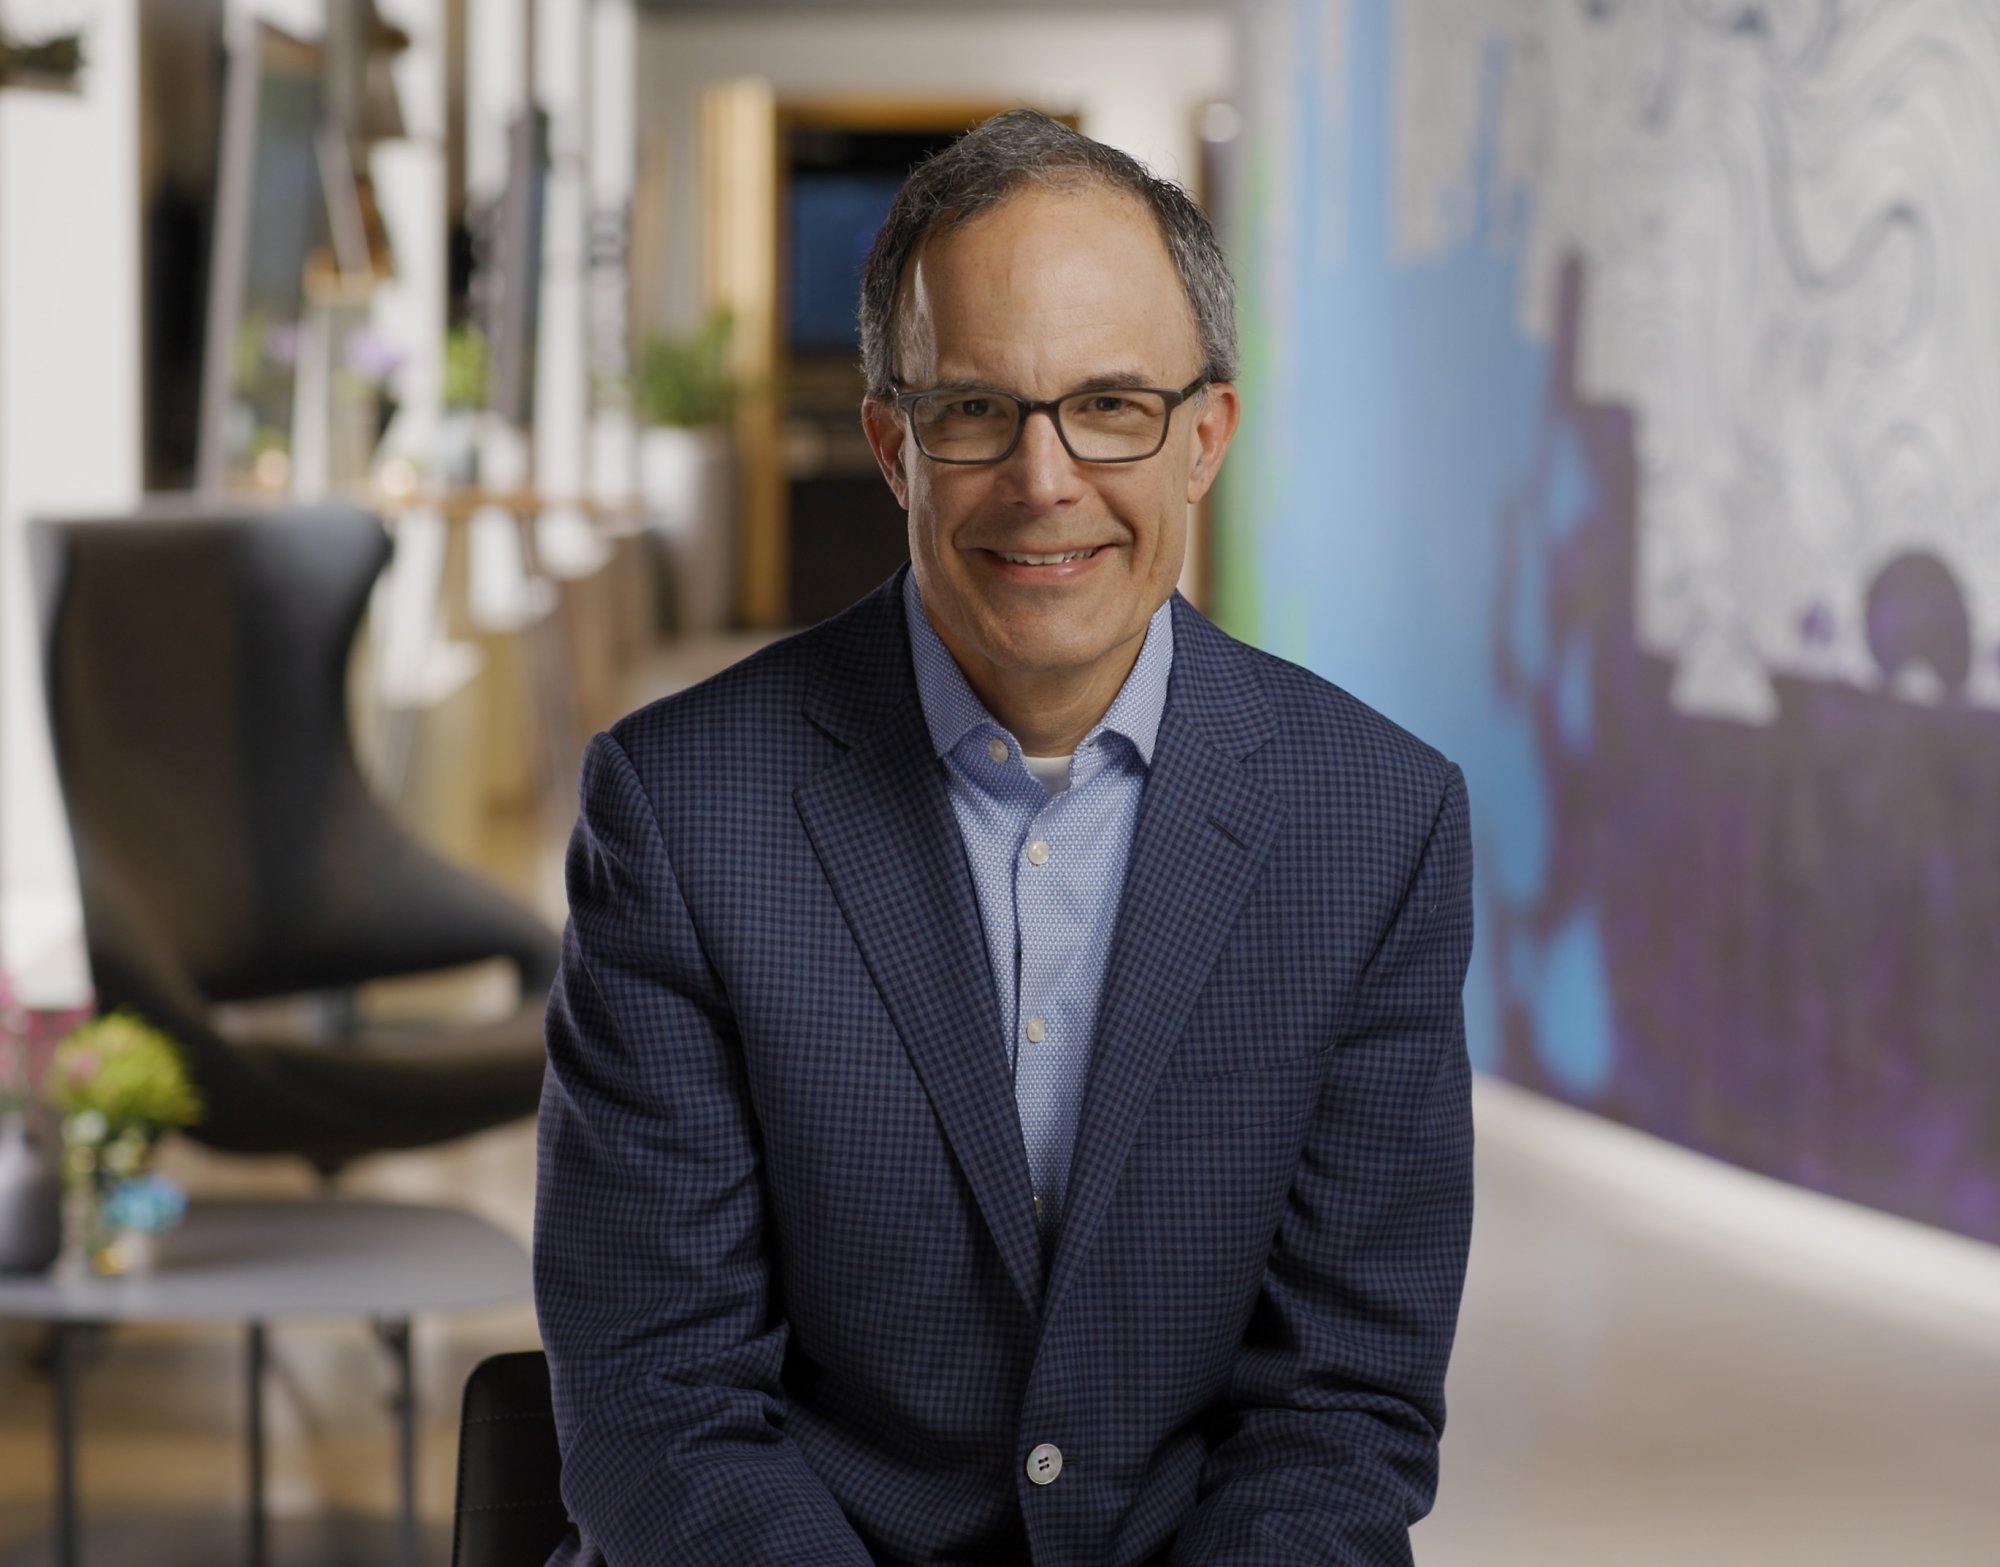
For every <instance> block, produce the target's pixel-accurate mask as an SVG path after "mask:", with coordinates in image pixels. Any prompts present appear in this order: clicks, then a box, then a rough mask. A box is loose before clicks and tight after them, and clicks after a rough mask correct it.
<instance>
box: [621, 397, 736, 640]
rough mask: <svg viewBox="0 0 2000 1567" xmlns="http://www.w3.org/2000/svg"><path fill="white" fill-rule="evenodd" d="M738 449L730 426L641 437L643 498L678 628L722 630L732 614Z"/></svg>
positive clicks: (660, 431) (647, 433) (656, 431)
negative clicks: (735, 457) (663, 564)
mask: <svg viewBox="0 0 2000 1567" xmlns="http://www.w3.org/2000/svg"><path fill="white" fill-rule="evenodd" d="M733 454H734V448H733V447H732V445H731V444H730V440H729V432H728V431H726V430H723V429H720V428H716V427H706V428H702V429H693V430H685V429H672V428H664V427H663V428H659V429H651V430H644V431H641V432H640V435H639V498H640V501H641V503H642V504H643V506H644V507H645V511H646V520H647V525H648V526H649V527H650V528H651V529H652V531H653V534H654V537H655V538H656V539H658V541H659V542H660V544H661V546H662V553H663V554H664V555H665V556H666V564H667V577H668V581H667V592H666V594H665V595H664V598H665V602H666V603H667V604H668V605H670V606H671V609H672V618H673V626H674V629H675V630H676V631H678V632H680V633H681V634H682V635H683V636H685V635H687V634H689V633H692V632H712V631H721V630H723V629H724V628H725V627H727V626H728V625H729V623H730V621H731V620H732V619H733V617H734V611H735V599H736V527H735V505H734V491H735V484H734V482H733V480H734V474H733V472H732V470H733V467H734V460H733Z"/></svg>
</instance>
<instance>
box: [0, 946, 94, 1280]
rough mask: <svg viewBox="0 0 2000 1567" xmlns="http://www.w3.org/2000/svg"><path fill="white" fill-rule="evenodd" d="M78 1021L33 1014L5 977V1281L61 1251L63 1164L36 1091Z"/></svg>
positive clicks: (0, 1121) (0, 1038) (0, 1194)
mask: <svg viewBox="0 0 2000 1567" xmlns="http://www.w3.org/2000/svg"><path fill="white" fill-rule="evenodd" d="M78 1015H79V1014H76V1013H52V1012H47V1011H41V1010H37V1009H35V1008H32V1007H29V1006H28V1005H27V1004H26V1003H25V1002H24V1001H23V1000H22V999H21V997H20V995H19V994H18V993H17V992H16V990H15V989H14V986H13V984H12V983H11V982H10V981H9V980H8V978H7V976H6V975H5V974H0V1273H37V1272H40V1271H41V1270H42V1269H44V1268H46V1267H48V1266H49V1264H50V1263H52V1262H54V1261H55V1260H56V1256H57V1253H58V1252H60V1250H61V1249H62V1161H61V1158H60V1157H59V1155H58V1153H57V1137H56V1128H55V1123H54V1117H53V1116H52V1114H51V1113H50V1109H49V1106H48V1105H47V1104H46V1103H44V1102H43V1101H42V1099H41V1098H40V1097H39V1095H37V1093H36V1092H35V1084H36V1083H37V1082H38V1081H39V1080H40V1078H41V1075H42V1072H43V1069H44V1068H45V1067H46V1065H47V1062H48V1057H49V1054H50V1051H51V1049H52V1048H53V1046H54V1043H55V1041H56V1039H57V1038H59V1037H60V1036H61V1035H62V1034H63V1033H64V1032H66V1031H67V1030H68V1029H69V1028H70V1026H72V1025H73V1024H74V1023H75V1022H76V1020H77V1017H78Z"/></svg>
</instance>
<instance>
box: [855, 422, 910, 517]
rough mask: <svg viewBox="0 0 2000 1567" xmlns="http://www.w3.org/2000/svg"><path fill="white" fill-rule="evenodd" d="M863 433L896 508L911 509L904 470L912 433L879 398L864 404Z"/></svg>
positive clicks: (908, 488) (907, 478) (906, 475)
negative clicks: (891, 493) (906, 450)
mask: <svg viewBox="0 0 2000 1567" xmlns="http://www.w3.org/2000/svg"><path fill="white" fill-rule="evenodd" d="M861 429H862V432H863V433H864V434H865V435H866V436H867V437H868V449H869V450H870V451H871V452H873V453H874V454H875V466H876V467H878V468H880V469H881V470H882V477H883V478H884V479H885V480H887V481H888V484H889V488H890V490H891V491H892V492H894V494H895V497H896V504H897V505H898V506H900V507H902V508H903V510H904V511H908V510H909V509H910V476H909V474H908V473H907V472H906V471H905V469H904V467H903V461H904V451H905V447H906V446H907V444H908V442H909V431H908V430H906V429H905V428H904V427H903V420H902V417H901V416H900V415H899V414H898V413H897V412H896V405H895V404H894V403H890V402H884V401H883V400H882V399H880V398H878V397H864V398H863V399H862V400H861Z"/></svg>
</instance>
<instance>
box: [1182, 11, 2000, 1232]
mask: <svg viewBox="0 0 2000 1567" xmlns="http://www.w3.org/2000/svg"><path fill="white" fill-rule="evenodd" d="M1242 17H1243V36H1244V55H1243V58H1244V83H1243V92H1242V101H1243V103H1244V105H1245V110H1246V131H1245V135H1244V137H1243V138H1242V140H1241V142H1240V144H1239V158H1238V162H1237V164H1236V166H1235V168H1234V170H1233V177H1232V181H1231V187H1230V200H1229V205H1228V207H1227V209H1226V216H1227V217H1228V219H1229V221H1230V226H1231V228H1232V231H1233V233H1234V235H1235V236H1236V243H1237V249H1238V263H1239V272H1240V276H1241V278H1242V281H1243V285H1244V292H1245V312H1244V326H1245V371H1244V378H1243V382H1244V390H1245V394H1246V410H1247V412H1246V426H1245V438H1244V440H1243V442H1242V443H1241V444H1240V445H1239V446H1238V448H1237V450H1236V451H1235V452H1234V453H1233V454H1232V456H1231V459H1230V464H1229V466H1228V468H1227V469H1226V470H1225V481H1224V482H1225V486H1226V488H1225V492H1224V497H1223V509H1222V524H1221V529H1220V536H1219V539H1218V557H1217V579H1218V583H1217V585H1218V609H1219V611H1220V613H1221V616H1222V618H1223V620H1224V621H1225V623H1226V624H1229V625H1230V626H1231V628H1232V629H1234V630H1236V631H1237V632H1238V633H1239V634H1242V635H1245V636H1247V637H1249V638H1251V639H1252V640H1255V641H1258V642H1260V643H1261V644H1263V645H1265V646H1267V647H1270V648H1272V649H1273V650H1274V651H1277V652H1280V653H1282V654H1284V655H1285V656H1287V657H1291V658H1294V659H1296V660H1298V661H1299V662H1301V663H1304V664H1307V665H1309V666H1310V667H1312V668H1314V669H1316V670H1318V671H1319V672H1321V673H1322V674H1325V675H1326V676H1328V677H1329V678H1331V679H1333V680H1335V681H1337V682H1338V683H1340V684H1342V685H1344V686H1346V687H1347V688H1349V689H1350V690H1352V691H1354V692H1355V693H1356V694H1357V695H1359V696H1361V697H1362V698H1363V699H1365V700H1367V701H1369V702H1371V703H1373V704H1374V705H1376V706H1378V707H1380V708H1382V709H1383V710H1384V711H1386V712H1388V713H1389V714H1390V715H1391V716H1393V717H1395V718H1397V719H1398V720H1399V721H1401V722H1403V723H1404V724H1406V725H1407V726H1408V727H1410V728H1412V729H1414V730H1415V731H1416V732H1417V733H1419V734H1421V735H1423V736H1424V737H1425V738H1427V739H1429V740H1431V741H1433V742H1434V743H1435V744H1437V745H1439V746H1440V747H1441V748H1443V749H1444V750H1445V751H1446V752H1447V753H1448V754H1450V755H1452V756H1453V757H1454V758H1455V759H1457V760H1459V761H1460V762H1461V763H1462V764H1463V765H1464V766H1465V769H1466V772H1467V776H1468V780H1469V782H1470V785H1471V790H1472V800H1473V808H1474V832H1475V841H1476V847H1477V852H1478V855H1479V878H1480V904H1479V915H1480V937H1479V942H1478V947H1477V950H1476V953H1475V957H1474V967H1473V973H1472V976H1471V978H1470V979H1469V981H1468V986H1467V996H1466V1000H1467V1020H1468V1029H1469V1035H1470V1042H1471V1047H1472V1050H1473V1052H1474V1057H1475V1061H1476V1062H1477V1064H1478V1065H1480V1066H1481V1067H1482V1068H1484V1069H1486V1070H1488V1071H1493V1072H1497V1073H1500V1074H1502V1075H1505V1076H1507V1077H1509V1078H1513V1079H1515V1080H1518V1081H1521V1082H1524V1083H1527V1084H1529V1085H1531V1086H1534V1087H1537V1088H1540V1089H1543V1090H1545V1091H1548V1092H1552V1093H1555V1094H1558V1095H1560V1096H1562V1097H1564V1098H1566V1099H1569V1100H1572V1101H1575V1102H1578V1103H1581V1104H1584V1105H1587V1106H1590V1107H1592V1108H1594V1109H1598V1110H1601V1111H1603V1112H1605V1113H1608V1114H1611V1115H1614V1116H1617V1117H1620V1118H1622V1119H1625V1120H1627V1121H1630V1122H1632V1123H1633V1124H1636V1125H1639V1126H1643V1127H1646V1128H1648V1129H1650V1130H1653V1131H1656V1132H1659V1133H1662V1134H1664V1135H1667V1136H1670V1137H1673V1138H1675V1139H1677V1140H1680V1141H1682V1142H1684V1143H1687V1144H1689V1145H1691V1146H1693V1147H1696V1148H1700V1149H1703V1150H1705V1151H1709V1152H1713V1153H1716V1154H1719V1155H1722V1156H1724V1157H1727V1158H1730V1159H1732V1160H1735V1161H1736V1162H1739V1163H1741V1164H1744V1165H1746V1166H1749V1167H1751V1168H1755V1169H1759V1170H1763V1171H1766V1172H1768V1173H1772V1174H1776V1175H1779V1176H1782V1177H1785V1178H1787V1179H1791V1180H1794V1181H1797V1182H1801V1183H1804V1184H1806V1185H1809V1186H1813V1187H1815V1188H1819V1189H1822V1190H1826V1191H1830V1192H1834V1193H1837V1194H1840V1195H1843V1196H1847V1197H1850V1198H1854V1199H1857V1200H1861V1201H1865V1202H1869V1203H1873V1204H1875V1205H1878V1206H1881V1207H1884V1208H1887V1209H1890V1210H1892V1211H1896V1212H1900V1213H1904V1214H1908V1215H1911V1216H1914V1217H1917V1218H1921V1219H1924V1220H1927V1221H1930V1222H1934V1223H1938V1224H1942V1225H1947V1226H1950V1227H1953V1228H1956V1229H1959V1230H1962V1231H1964V1232H1966V1233H1969V1234H1973V1235H1978V1236H1982V1237H1985V1238H1988V1239H1992V1240H2000V963H1996V962H1995V961H1993V959H1992V957H1991V956H1990V949H1991V948H1992V947H1993V945H1994V942H1995V932H1996V931H2000V788H1996V785H2000V526H1995V524H1996V522H2000V517H1996V516H1995V515H1994V512H1995V510H1996V507H2000V443H1996V442H1994V441H1993V440H1992V439H1991V433H1990V432H1991V431H1992V430H1993V429H1994V428H2000V296H1996V295H1995V294H1994V291H1993V290H1992V288H1991V286H1990V280H1991V278H1992V277H1993V276H1995V275H2000V273H1996V271H1995V267H1996V266H1997V265H2000V187H1994V186H1993V182H1992V181H1991V180H1990V179H1981V178H1979V177H1977V176H1976V175H1975V173H1974V172H1973V171H1975V170H1976V169H1978V168H1981V167H1990V165H1991V159H1992V157H1993V156H1994V155H1995V154H1996V153H2000V24H1996V23H1995V21H1994V19H1993V17H1992V15H1990V14H1989V13H1988V12H1987V11H1986V10H1985V9H1983V8H1979V7H1971V6H1949V5H1909V6H1881V7H1853V6H1840V5H1836V4H1833V3H1831V0H1827V3H1819V0H1793V3H1780V0H1771V3H1767V4H1756V3H1751V0H1743V3H1739V4H1735V5H1732V6H1727V7H1718V6H1714V5H1709V4H1696V3H1693V0H1626V3H1623V4H1617V5H1614V4H1610V3H1608V0H1607V3H1600V4H1577V5H1563V6H1557V5H1547V4H1539V3H1531V0H1268V3H1250V4H1246V5H1244V7H1243V8H1242Z"/></svg>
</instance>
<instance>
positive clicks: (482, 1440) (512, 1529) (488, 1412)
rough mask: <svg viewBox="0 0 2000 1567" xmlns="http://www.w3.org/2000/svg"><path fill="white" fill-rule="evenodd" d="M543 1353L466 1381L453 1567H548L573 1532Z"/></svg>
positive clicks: (483, 1369)
mask: <svg viewBox="0 0 2000 1567" xmlns="http://www.w3.org/2000/svg"><path fill="white" fill-rule="evenodd" d="M561 1486H562V1453H561V1450H560V1449H559V1448H558V1447H557V1446H556V1417H555V1411H554V1408H553V1406H552V1404H551V1403H550V1399H549V1362H548V1357H547V1356H546V1355H544V1354H543V1353H542V1352H541V1351H540V1350H538V1349H537V1350H528V1351H524V1352H522V1353H518V1354H511V1355H491V1356H488V1357H487V1358H486V1359H485V1360H482V1361H481V1362H480V1363H479V1364H478V1365H476V1366H474V1367H473V1368H472V1375H471V1376H469V1377H467V1378H466V1381H465V1408H464V1412H463V1414H462V1416H461V1417H460V1420H459V1428H458V1495H457V1499H456V1500H455V1502H454V1503H453V1505H452V1524H451V1567H544V1564H545V1563H546V1562H547V1561H548V1559H549V1554H550V1552H552V1551H553V1550H555V1548H556V1547H557V1546H558V1545H559V1544H561V1543H562V1539H563V1536H564V1535H566V1534H567V1533H568V1532H569V1513H568V1511H567V1509H565V1508H564V1506H563V1501H562V1492H561Z"/></svg>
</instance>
